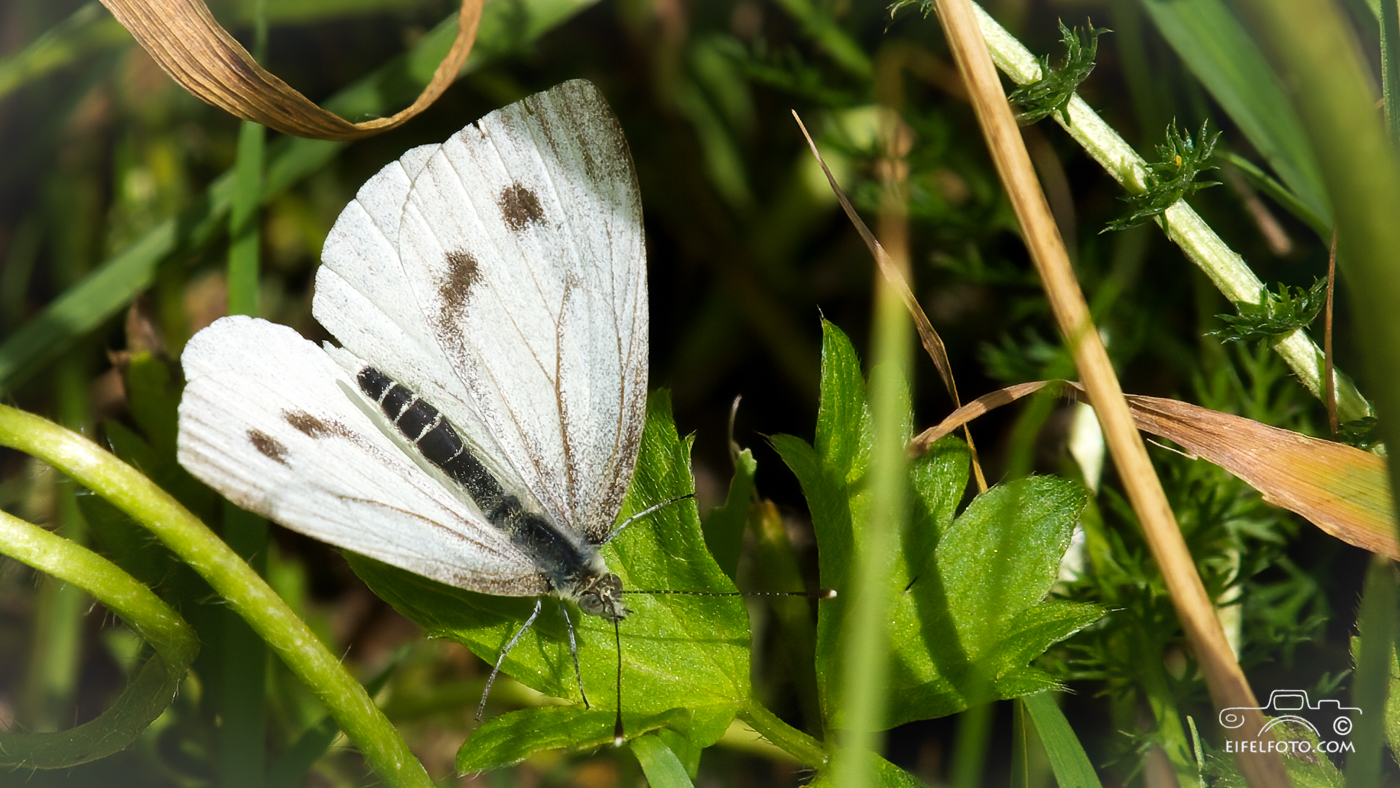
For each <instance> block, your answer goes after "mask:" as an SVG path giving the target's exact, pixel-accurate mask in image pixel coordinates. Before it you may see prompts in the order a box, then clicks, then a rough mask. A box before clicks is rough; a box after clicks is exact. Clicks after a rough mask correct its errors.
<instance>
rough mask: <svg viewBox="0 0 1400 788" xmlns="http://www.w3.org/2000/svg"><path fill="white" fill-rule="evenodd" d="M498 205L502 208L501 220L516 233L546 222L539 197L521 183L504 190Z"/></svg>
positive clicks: (513, 184)
mask: <svg viewBox="0 0 1400 788" xmlns="http://www.w3.org/2000/svg"><path fill="white" fill-rule="evenodd" d="M496 204H497V205H499V206H500V208H501V218H502V219H505V222H506V226H507V227H509V228H510V229H512V230H514V231H516V232H520V231H521V230H524V229H525V228H526V227H528V226H530V225H532V224H536V223H539V222H542V221H544V209H543V208H541V207H540V198H539V196H538V195H536V194H535V193H534V191H532V190H531V189H530V187H528V186H525V185H524V184H522V183H520V182H519V181H516V182H515V183H512V184H511V185H509V186H507V187H506V188H505V189H504V190H502V191H501V196H500V198H499V199H498V200H497V201H496Z"/></svg>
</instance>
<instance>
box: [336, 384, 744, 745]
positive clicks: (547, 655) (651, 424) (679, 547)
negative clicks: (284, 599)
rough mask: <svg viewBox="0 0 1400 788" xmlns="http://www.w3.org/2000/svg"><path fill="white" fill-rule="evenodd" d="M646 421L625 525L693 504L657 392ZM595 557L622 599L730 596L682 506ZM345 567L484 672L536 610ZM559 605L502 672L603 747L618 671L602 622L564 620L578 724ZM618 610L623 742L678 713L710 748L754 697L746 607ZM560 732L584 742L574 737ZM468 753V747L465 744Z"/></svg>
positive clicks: (678, 444) (388, 572)
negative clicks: (570, 626) (649, 511)
mask: <svg viewBox="0 0 1400 788" xmlns="http://www.w3.org/2000/svg"><path fill="white" fill-rule="evenodd" d="M647 415H648V417H647V424H646V430H645V432H644V433H643V436H642V444H641V452H640V455H639V457H638V461H637V471H636V474H635V476H634V477H633V480H632V487H631V489H630V490H629V491H628V494H627V500H626V501H625V503H624V504H623V510H622V516H623V517H626V516H627V515H629V514H631V513H633V512H637V511H640V510H642V509H644V508H646V507H648V506H650V505H652V504H655V503H656V502H658V501H664V500H667V499H668V498H673V497H675V496H678V495H685V494H690V493H693V492H694V480H693V479H692V477H691V475H690V443H689V441H683V440H681V439H680V438H679V437H678V436H677V435H676V428H675V424H674V422H673V421H672V419H671V413H670V397H669V396H668V395H667V394H666V393H665V392H656V393H653V395H652V397H651V400H650V402H649V403H648V414H647ZM602 552H603V556H604V559H605V560H606V561H607V563H608V566H609V568H611V569H612V571H614V572H616V573H617V574H618V576H619V577H621V579H622V582H623V586H624V588H627V589H633V590H635V589H644V590H679V591H703V592H713V593H721V594H723V593H733V592H734V590H735V589H734V586H733V584H732V583H731V582H730V581H729V578H728V577H726V576H725V574H724V572H723V571H722V570H721V569H720V568H719V566H718V565H717V564H716V563H715V562H714V559H713V558H711V557H710V554H709V553H708V552H707V551H706V550H705V542H704V537H703V536H702V534H701V531H700V524H699V519H698V517H697V515H696V511H695V503H694V501H693V500H690V499H687V500H684V501H681V502H679V503H677V504H675V505H673V506H668V507H665V508H663V509H661V510H659V511H657V512H656V513H655V514H653V515H651V516H649V517H648V518H646V519H645V520H643V521H639V522H637V523H634V524H632V525H631V526H629V527H628V528H627V530H626V531H624V532H623V533H622V534H621V535H620V536H618V537H617V538H616V539H615V540H613V541H612V542H610V543H609V544H608V545H607V546H606V547H605V548H604V549H603V551H602ZM347 557H348V558H349V559H350V564H351V566H352V567H353V568H354V569H355V572H356V573H357V574H359V575H360V577H362V578H363V579H364V580H365V582H366V583H367V584H369V586H370V589H371V590H373V591H374V592H375V593H376V594H378V595H379V596H380V597H381V598H382V599H384V600H385V601H387V602H388V603H389V604H391V605H393V606H394V608H395V609H396V610H398V611H399V612H400V613H402V614H403V615H405V616H407V617H408V618H410V619H412V620H414V621H416V622H418V623H419V624H421V625H422V626H423V627H424V628H425V629H426V630H427V631H428V633H429V634H430V635H432V636H434V637H446V638H451V639H453V640H456V641H459V642H461V643H463V644H464V645H466V646H467V647H468V648H470V649H471V650H472V651H473V652H475V653H476V654H477V655H478V656H480V657H481V658H482V659H484V660H486V661H487V662H489V663H492V664H494V663H495V661H496V658H497V655H498V654H499V652H500V649H501V648H502V647H503V646H504V645H505V644H506V642H507V641H509V640H510V638H511V637H512V636H513V635H514V634H515V632H516V631H517V630H518V629H519V628H520V625H521V623H523V622H524V620H525V618H526V617H527V616H528V615H529V613H530V610H531V608H532V607H533V605H534V604H535V600H533V599H529V598H512V597H497V596H490V595H488V594H479V593H475V592H471V591H466V590H463V589H459V588H454V587H451V586H447V585H443V584H441V583H436V582H433V581H431V580H428V579H426V578H423V577H419V576H417V575H414V574H412V573H410V572H405V571H403V570H399V569H395V568H393V567H389V566H387V565H385V564H381V563H379V562H377V561H374V560H372V559H369V558H365V557H363V556H355V555H348V554H347ZM563 604H564V603H562V602H560V601H558V600H557V599H554V598H546V599H545V600H544V610H543V612H542V613H541V614H540V617H539V619H538V620H536V622H535V624H534V626H533V627H531V629H530V630H529V631H528V632H526V633H525V634H524V635H523V636H522V637H521V639H520V642H519V643H517V644H516V646H515V648H514V649H513V650H512V651H511V652H510V654H509V655H508V656H507V657H506V659H505V662H504V666H503V670H504V671H505V673H507V674H508V675H510V676H512V677H514V678H515V679H516V680H517V681H519V682H521V683H522V684H525V685H526V686H529V687H532V688H534V689H536V690H538V691H540V692H543V693H545V694H547V695H552V696H554V697H557V698H563V699H565V700H567V701H568V702H569V703H571V704H573V705H572V706H571V707H567V708H572V709H573V710H574V711H575V712H577V713H578V714H588V715H591V716H578V717H569V719H571V720H573V719H577V720H588V725H591V726H594V727H592V728H589V729H588V730H587V731H586V733H587V736H585V737H584V738H583V739H581V741H589V742H591V741H595V740H596V741H611V740H612V723H613V713H612V711H610V710H612V709H615V708H616V707H617V659H618V655H617V651H616V646H615V642H614V633H613V627H612V625H611V624H609V623H608V622H607V621H605V620H603V619H602V618H598V617H593V616H583V615H581V614H580V613H579V611H578V610H577V608H573V609H572V611H571V612H570V614H569V615H570V618H571V619H572V621H573V623H574V629H575V632H576V635H577V637H578V656H579V664H580V669H581V671H582V674H583V682H584V688H585V690H586V691H587V693H588V701H589V704H590V706H591V712H585V710H584V709H583V705H582V699H581V698H580V696H579V688H578V686H577V682H576V680H575V678H574V670H573V661H572V658H571V657H570V655H569V646H568V634H567V632H566V629H565V624H564V619H563V617H562V615H561V614H560V608H561V605H563ZM627 606H628V607H629V608H631V609H632V611H633V613H632V615H631V616H630V617H628V618H627V619H626V620H625V621H623V622H622V624H621V627H620V630H619V631H620V634H621V642H622V663H623V678H622V710H623V720H624V725H625V727H626V730H627V734H628V735H629V736H632V735H635V734H637V733H640V732H643V731H644V730H646V725H645V723H644V722H639V720H642V721H645V720H649V719H652V718H653V717H655V715H658V714H664V713H667V712H670V711H672V710H674V709H687V710H689V712H690V714H691V718H690V722H689V723H688V725H687V730H686V731H682V732H683V733H686V735H687V736H688V738H689V740H690V741H691V742H692V743H693V744H695V745H696V746H698V747H706V746H709V745H710V744H713V743H714V742H715V741H718V739H719V737H720V736H722V735H723V733H724V730H725V728H726V726H727V725H728V724H729V721H730V720H732V719H733V717H734V714H735V713H736V712H737V710H738V708H739V706H740V704H741V703H742V702H743V701H744V700H745V699H747V698H748V697H749V696H750V694H751V689H750V685H749V629H748V618H747V615H746V612H745V609H744V605H743V602H742V601H741V600H740V599H738V598H737V597H732V596H731V597H718V596H688V595H647V594H639V593H629V594H628V595H627ZM555 713H556V714H564V712H555ZM550 719H552V720H556V721H557V720H559V719H562V718H560V717H552V718H550ZM697 720H702V721H704V723H705V724H703V725H701V724H698V723H697V722H696V721H697ZM582 724H583V723H581V722H580V723H579V725H582ZM483 730H486V729H485V728H483ZM551 730H554V729H553V728H551ZM569 730H570V731H571V732H573V733H580V734H581V733H583V732H584V731H583V730H582V728H569ZM477 735H478V736H479V735H481V732H480V731H479V732H478V733H477ZM558 735H560V736H562V735H563V734H562V733H559V734H558ZM600 737H601V738H600ZM473 738H475V737H473ZM561 741H562V740H561ZM536 745H539V746H536ZM468 746H469V747H471V746H473V745H471V743H470V742H469V743H468ZM517 746H519V747H522V748H531V747H533V748H535V749H538V748H539V747H540V746H545V747H553V746H559V744H558V743H557V742H556V741H555V740H553V739H551V740H549V743H547V744H540V742H539V741H535V742H520V743H518V745H517ZM471 757H472V758H473V759H475V758H476V757H477V756H475V755H472V756H471ZM473 762H476V761H475V760H473Z"/></svg>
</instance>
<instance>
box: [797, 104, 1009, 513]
mask: <svg viewBox="0 0 1400 788" xmlns="http://www.w3.org/2000/svg"><path fill="white" fill-rule="evenodd" d="M792 117H793V119H794V120H796V121H797V127H798V128H800V129H802V136H803V137H805V138H806V139H807V147H809V148H811V150H812V155H813V156H814V157H816V160H817V164H820V165H821V168H822V172H824V173H826V182H827V183H828V184H830V185H831V191H832V192H833V193H834V194H835V195H836V200H837V201H838V202H840V203H841V209H842V210H844V211H845V212H846V218H847V219H849V220H850V222H851V224H852V225H853V226H854V227H855V228H856V232H857V233H858V234H859V235H860V237H861V240H863V241H865V246H866V248H868V249H869V250H870V255H871V256H872V257H874V258H875V264H876V265H877V266H879V268H880V273H881V274H883V275H884V277H885V281H887V282H889V283H890V285H891V286H893V287H894V288H895V290H896V292H898V293H899V297H900V300H902V301H903V302H904V307H905V309H908V310H909V314H910V315H911V316H912V317H913V318H914V326H915V327H916V328H917V329H918V331H919V342H920V343H921V344H922V345H923V346H924V352H925V353H928V356H929V358H931V359H933V366H934V367H935V368H936V369H937V370H938V376H939V377H941V378H942V379H943V385H944V387H945V388H947V389H948V396H950V397H952V398H953V406H954V407H955V408H957V407H961V406H962V400H961V399H960V398H959V397H958V384H957V383H956V382H955V381H954V380H953V365H952V362H950V361H949V360H948V349H947V348H946V347H945V346H944V345H943V338H942V337H940V336H938V332H937V331H935V330H934V328H933V323H932V322H930V321H929V319H928V315H926V314H924V308H923V307H921V306H919V301H918V299H917V298H915V297H914V292H913V291H912V290H910V289H909V283H908V282H907V281H905V279H904V275H903V274H901V273H900V272H899V269H898V268H897V267H896V266H895V265H894V263H893V261H891V260H890V255H889V253H888V252H886V251H885V248H884V247H883V246H881V245H880V242H879V241H878V240H876V238H875V234H874V233H872V232H870V228H869V227H866V226H865V222H864V221H862V220H861V218H860V214H858V213H856V209H855V206H853V205H851V201H850V200H848V199H846V193H845V192H843V191H841V186H840V184H838V183H837V182H836V176H834V175H832V174H831V170H830V169H829V168H828V167H827V166H826V160H825V159H823V158H822V154H821V152H820V151H818V150H817V143H816V142H814V141H813V140H812V135H811V134H808V133H807V126H806V125H805V124H803V122H802V118H800V117H798V115H797V110H793V112H792ZM963 437H964V438H966V440H967V448H968V451H969V452H971V454H972V472H973V474H974V476H975V477H976V480H977V489H978V490H979V491H980V492H986V491H987V478H986V476H985V475H983V473H982V463H980V462H979V461H978V459H977V445H976V444H975V443H973V441H972V432H971V431H965V432H964V436H963Z"/></svg>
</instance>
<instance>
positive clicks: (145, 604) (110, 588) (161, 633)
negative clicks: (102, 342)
mask: <svg viewBox="0 0 1400 788" xmlns="http://www.w3.org/2000/svg"><path fill="white" fill-rule="evenodd" d="M3 426H4V425H0V428H3ZM0 545H3V546H4V551H3V552H4V553H5V555H8V556H9V557H11V558H13V559H15V560H16V561H19V562H20V563H23V564H26V565H28V566H30V567H33V568H34V569H37V570H38V571H40V572H43V573H44V574H46V575H48V576H50V577H52V578H53V579H55V580H57V581H59V582H62V583H68V584H70V585H74V586H77V587H79V588H81V589H83V590H84V591H86V592H88V593H89V594H91V595H92V596H93V597H94V598H96V599H97V601H99V602H101V603H102V604H103V605H104V606H105V607H106V608H107V609H108V610H111V611H112V612H113V613H116V614H117V615H118V616H120V617H121V619H122V620H123V621H125V622H126V623H127V624H128V625H129V626H130V627H131V628H132V630H134V631H135V632H136V634H138V635H140V636H141V639H142V640H145V641H146V642H147V643H149V644H151V647H152V648H154V649H155V650H156V653H158V654H160V655H161V656H163V657H165V658H166V659H167V660H169V661H170V662H171V663H174V664H182V665H188V664H190V663H191V662H193V661H194V657H195V654H197V653H199V641H198V639H197V638H196V637H195V634H194V630H193V629H191V628H190V626H189V624H187V623H185V620H184V619H183V618H181V617H180V614H179V613H176V612H175V611H174V610H173V609H171V607H170V606H169V605H167V604H166V603H165V602H164V601H162V600H161V598H160V597H158V596H156V595H155V592H153V591H151V589H149V588H147V587H146V586H144V585H142V584H141V583H140V582H139V581H137V580H136V579H135V578H134V577H132V576H131V575H129V574H127V573H126V572H124V571H122V570H121V568H120V567H118V566H117V565H116V564H114V563H112V562H111V561H108V560H107V559H106V558H103V557H102V556H100V555H98V554H97V553H94V552H93V551H91V550H89V549H88V548H86V547H83V546H82V545H80V544H78V543H76V542H73V541H71V540H68V539H64V538H63V537H61V536H59V535H58V534H55V533H53V532H52V531H49V530H47V529H44V528H40V527H39V526H37V525H34V524H32V523H27V522H25V521H24V520H21V519H19V518H18V517H15V516H13V515H10V514H8V513H6V512H3V511H0Z"/></svg>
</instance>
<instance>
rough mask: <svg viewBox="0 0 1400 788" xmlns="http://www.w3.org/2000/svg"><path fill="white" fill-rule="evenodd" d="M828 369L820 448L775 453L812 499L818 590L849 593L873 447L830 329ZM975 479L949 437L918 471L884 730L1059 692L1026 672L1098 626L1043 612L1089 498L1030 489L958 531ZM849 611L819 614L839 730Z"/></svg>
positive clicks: (838, 339) (850, 363)
mask: <svg viewBox="0 0 1400 788" xmlns="http://www.w3.org/2000/svg"><path fill="white" fill-rule="evenodd" d="M822 359H823V363H822V381H823V388H822V394H821V406H820V410H819V413H818V422H817V436H816V440H817V446H816V447H815V448H814V447H811V446H808V445H807V444H806V443H805V442H803V441H802V440H800V439H798V438H794V437H791V436H782V435H779V436H775V437H774V438H773V439H772V444H773V447H774V449H775V450H777V452H778V453H779V455H780V456H781V457H782V458H783V461H784V462H785V463H786V464H787V465H788V467H789V469H791V470H792V472H793V473H794V475H796V476H797V478H798V481H799V482H800V483H801V485H802V490H803V494H804V495H805V496H806V498H807V504H808V507H809V509H810V511H811V515H812V523H813V526H814V528H815V529H816V533H817V542H818V546H819V550H820V562H821V576H822V583H823V585H826V586H830V587H832V588H835V589H837V590H838V591H842V590H843V589H844V588H845V580H846V577H847V572H848V567H849V566H850V565H851V563H852V562H853V558H852V556H853V555H855V554H856V552H857V551H858V550H859V549H860V546H861V544H862V538H861V534H862V532H863V530H864V529H865V527H866V525H867V523H868V521H869V511H868V502H867V501H866V500H865V490H864V485H863V481H864V476H865V473H866V471H867V469H868V466H869V460H870V448H871V441H872V439H871V436H870V433H869V430H868V414H867V412H866V409H865V406H864V396H865V386H864V381H863V380H862V379H861V376H860V367H859V361H858V360H857V358H856V355H855V351H854V349H853V348H852V347H851V345H850V342H849V340H847V338H846V337H845V335H844V334H842V333H841V331H840V330H839V329H837V328H836V327H834V326H832V325H830V324H827V325H826V326H825V341H824V346H823V352H822ZM842 419H847V420H849V421H848V422H846V423H844V424H843V423H842ZM967 476H968V455H967V449H966V447H965V446H964V445H963V444H962V442H961V441H959V440H957V439H956V438H952V437H949V438H945V439H944V440H942V441H939V442H938V443H937V444H935V445H934V446H933V447H932V448H931V450H930V451H929V452H928V453H927V454H926V455H925V456H923V457H921V458H920V459H919V460H918V461H917V462H915V463H914V464H913V466H912V468H911V471H910V484H911V491H912V493H913V494H914V496H915V506H914V510H913V514H914V516H913V518H912V520H911V526H910V531H909V532H908V533H907V534H905V535H904V538H903V542H904V545H905V553H904V555H902V556H897V557H894V558H893V559H892V560H891V562H890V566H889V571H888V574H887V579H886V582H887V583H889V584H890V585H891V586H892V588H893V591H894V593H895V595H896V603H895V608H894V611H893V614H892V616H891V659H892V665H891V674H890V681H891V684H890V689H891V701H890V716H889V718H888V719H887V720H886V725H887V726H891V727H892V726H894V725H898V724H901V723H903V722H908V721H912V720H919V719H929V718H932V717H939V716H944V715H947V714H951V713H954V712H957V711H961V710H963V709H965V708H967V707H968V706H969V705H970V704H972V703H977V702H982V701H985V700H989V699H991V698H1010V697H1017V696H1019V695H1023V694H1026V693H1029V692H1038V691H1041V690H1044V689H1047V688H1049V687H1051V686H1054V682H1053V681H1052V680H1051V678H1050V677H1049V676H1048V675H1046V674H1044V673H1043V672H1042V671H1039V670H1036V669H1033V668H1030V667H1028V663H1029V662H1030V660H1032V659H1033V658H1035V657H1036V656H1038V655H1039V654H1040V653H1042V652H1043V651H1044V650H1045V649H1046V648H1047V647H1048V646H1049V645H1050V644H1051V643H1054V642H1056V641H1058V640H1061V639H1063V638H1064V637H1067V636H1068V635H1070V634H1072V633H1073V632H1075V631H1077V630H1079V629H1080V628H1082V627H1084V626H1085V625H1087V624H1088V623H1090V622H1092V621H1094V620H1096V619H1097V618H1099V616H1100V615H1102V613H1101V611H1100V610H1099V609H1098V608H1096V607H1093V606H1088V605H1076V604H1070V603H1064V602H1054V603H1043V602H1042V600H1043V599H1044V598H1045V596H1046V594H1047V593H1048V591H1049V589H1050V585H1051V583H1053V582H1054V580H1055V576H1056V573H1057V571H1058V566H1059V561H1060V558H1061V557H1062V556H1063V554H1064V551H1065V549H1066V548H1067V547H1068V545H1069V538H1070V534H1071V532H1072V530H1073V527H1074V523H1075V521H1076V519H1077V518H1078V515H1079V512H1080V511H1081V510H1082V508H1083V506H1084V504H1085V502H1086V500H1087V495H1086V493H1085V492H1084V490H1083V488H1081V487H1080V486H1079V485H1077V484H1073V483H1071V482H1067V481H1064V480H1062V479H1056V478H1052V477H1035V478H1031V479H1023V480H1020V481H1017V482H1013V483H1010V484H1007V485H1002V486H1000V487H997V488H995V489H993V490H992V491H990V492H988V493H987V494H985V495H982V496H980V497H979V498H977V499H976V500H975V501H973V503H972V505H971V506H969V507H968V509H967V511H966V512H964V513H963V514H962V516H960V517H958V518H957V519H956V520H954V517H953V515H954V512H955V509H956V506H957V504H958V502H959V500H960V499H961V496H962V491H963V489H964V488H965V487H966V484H967ZM849 603H850V600H849V599H848V598H847V596H845V595H843V596H838V597H837V598H836V599H833V600H828V601H827V602H824V603H823V604H822V605H821V606H820V607H819V609H818V610H819V612H818V635H817V637H818V641H817V660H818V670H817V676H818V685H819V691H820V695H821V703H822V706H823V711H824V714H825V716H826V718H827V722H828V725H830V726H831V727H834V728H839V727H841V724H842V716H841V715H842V709H841V706H840V704H839V702H838V701H837V700H836V699H833V698H832V696H831V691H830V690H831V686H830V685H829V684H828V683H827V679H828V677H830V676H836V675H839V670H838V667H839V666H838V664H837V661H838V660H839V659H840V649H839V647H838V646H839V643H838V640H839V638H840V636H841V633H842V632H843V631H845V626H844V622H845V616H846V615H847V611H848V610H849V607H850V604H849Z"/></svg>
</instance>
